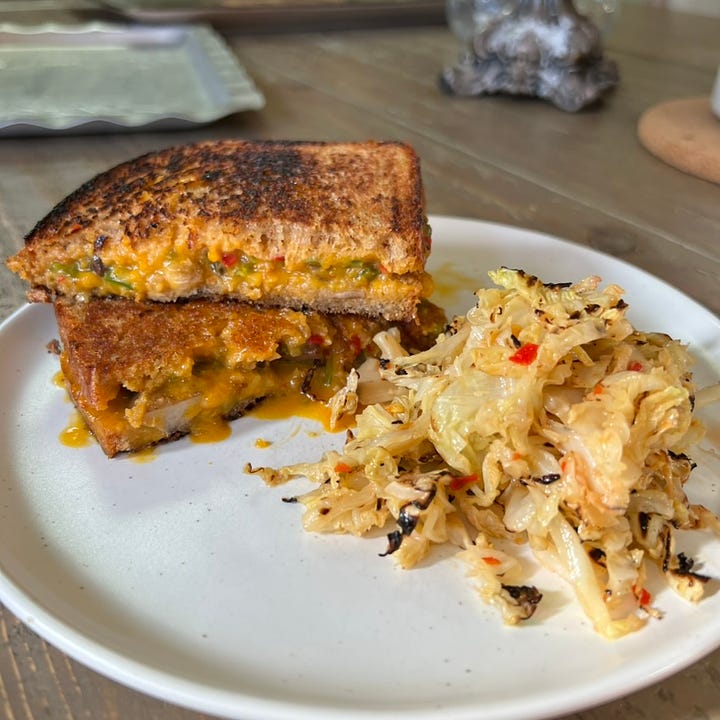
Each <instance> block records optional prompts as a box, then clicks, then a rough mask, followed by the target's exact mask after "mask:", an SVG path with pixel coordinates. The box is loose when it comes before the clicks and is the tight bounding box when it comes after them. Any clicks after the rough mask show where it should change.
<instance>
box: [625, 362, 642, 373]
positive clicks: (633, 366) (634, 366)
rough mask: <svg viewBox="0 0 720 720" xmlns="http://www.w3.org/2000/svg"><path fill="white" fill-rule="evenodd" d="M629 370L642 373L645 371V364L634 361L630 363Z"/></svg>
mask: <svg viewBox="0 0 720 720" xmlns="http://www.w3.org/2000/svg"><path fill="white" fill-rule="evenodd" d="M627 369H628V370H632V371H633V372H640V371H641V370H642V369H643V364H642V363H641V362H638V361H637V360H633V361H632V362H629V363H628V366H627Z"/></svg>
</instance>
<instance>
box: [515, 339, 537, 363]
mask: <svg viewBox="0 0 720 720" xmlns="http://www.w3.org/2000/svg"><path fill="white" fill-rule="evenodd" d="M539 349H540V346H539V345H536V344H535V343H525V345H521V346H520V347H519V348H518V349H517V351H516V352H514V353H513V354H512V355H511V356H510V362H514V363H517V364H518V365H531V364H532V363H534V362H535V358H536V357H537V354H538V350H539Z"/></svg>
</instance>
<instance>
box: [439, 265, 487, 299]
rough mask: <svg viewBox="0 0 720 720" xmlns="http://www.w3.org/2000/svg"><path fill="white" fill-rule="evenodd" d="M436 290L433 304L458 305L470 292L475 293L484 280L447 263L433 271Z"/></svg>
mask: <svg viewBox="0 0 720 720" xmlns="http://www.w3.org/2000/svg"><path fill="white" fill-rule="evenodd" d="M433 281H434V283H435V289H434V292H433V296H432V300H433V302H435V303H437V304H438V305H440V307H445V306H446V305H452V304H454V303H457V302H458V301H459V300H460V299H461V298H462V296H463V295H465V294H467V293H468V292H470V293H474V292H475V291H476V290H477V289H478V288H479V287H480V286H481V285H482V282H483V278H478V277H476V276H475V275H467V274H465V273H463V272H461V271H460V270H459V269H458V268H457V265H455V264H454V263H452V262H446V263H443V264H442V265H440V267H438V268H437V269H436V270H434V271H433Z"/></svg>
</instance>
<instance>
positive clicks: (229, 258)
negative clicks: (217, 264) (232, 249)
mask: <svg viewBox="0 0 720 720" xmlns="http://www.w3.org/2000/svg"><path fill="white" fill-rule="evenodd" d="M220 260H222V264H223V265H224V266H225V267H227V268H231V267H233V266H234V265H237V261H238V259H237V255H236V254H235V253H223V254H222V256H221V257H220Z"/></svg>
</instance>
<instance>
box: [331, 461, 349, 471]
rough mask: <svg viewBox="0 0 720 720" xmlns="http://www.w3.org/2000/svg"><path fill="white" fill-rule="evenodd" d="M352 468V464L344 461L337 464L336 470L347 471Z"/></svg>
mask: <svg viewBox="0 0 720 720" xmlns="http://www.w3.org/2000/svg"><path fill="white" fill-rule="evenodd" d="M351 470H352V468H351V467H350V465H348V464H347V463H344V462H339V463H338V464H337V465H336V466H335V472H339V473H347V472H350V471H351Z"/></svg>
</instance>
